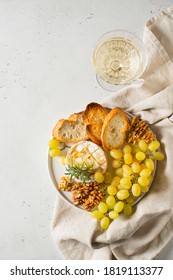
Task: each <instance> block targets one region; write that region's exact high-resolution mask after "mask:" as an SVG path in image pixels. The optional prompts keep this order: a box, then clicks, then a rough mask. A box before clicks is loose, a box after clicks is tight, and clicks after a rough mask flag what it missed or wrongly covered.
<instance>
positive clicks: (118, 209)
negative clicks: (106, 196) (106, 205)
mask: <svg viewBox="0 0 173 280" xmlns="http://www.w3.org/2000/svg"><path fill="white" fill-rule="evenodd" d="M123 208H124V202H123V201H118V202H117V203H115V206H114V211H115V212H117V213H120V212H121V211H122V210H123Z"/></svg>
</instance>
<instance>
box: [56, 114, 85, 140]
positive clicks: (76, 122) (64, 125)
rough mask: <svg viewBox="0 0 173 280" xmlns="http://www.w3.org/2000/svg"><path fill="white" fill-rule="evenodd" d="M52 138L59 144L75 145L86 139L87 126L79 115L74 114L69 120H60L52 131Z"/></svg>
mask: <svg viewBox="0 0 173 280" xmlns="http://www.w3.org/2000/svg"><path fill="white" fill-rule="evenodd" d="M52 135H53V138H55V139H57V140H59V141H61V142H72V143H76V142H79V141H83V140H87V139H88V132H87V126H86V124H85V122H84V121H83V117H82V114H81V113H75V114H73V115H71V116H70V117H69V119H61V120H59V121H58V122H57V124H56V125H55V127H54V128H53V131H52Z"/></svg>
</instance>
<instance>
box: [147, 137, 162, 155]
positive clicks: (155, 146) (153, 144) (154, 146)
mask: <svg viewBox="0 0 173 280" xmlns="http://www.w3.org/2000/svg"><path fill="white" fill-rule="evenodd" d="M159 147H160V143H159V141H157V140H156V141H152V142H151V143H150V144H149V145H148V149H149V150H150V151H151V152H154V151H156V150H157V149H158V148H159Z"/></svg>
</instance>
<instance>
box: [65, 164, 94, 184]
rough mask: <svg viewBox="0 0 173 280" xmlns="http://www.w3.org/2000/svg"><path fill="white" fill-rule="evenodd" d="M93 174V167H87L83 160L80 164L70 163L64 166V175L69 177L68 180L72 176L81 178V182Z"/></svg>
mask: <svg viewBox="0 0 173 280" xmlns="http://www.w3.org/2000/svg"><path fill="white" fill-rule="evenodd" d="M93 174H94V170H93V168H89V167H88V166H87V165H86V163H85V162H83V163H82V165H81V166H77V165H71V166H68V167H66V172H65V175H67V176H69V177H70V181H72V179H73V178H76V179H79V180H81V181H82V182H83V183H85V182H86V181H88V180H89V179H90V178H91V176H92V175H93Z"/></svg>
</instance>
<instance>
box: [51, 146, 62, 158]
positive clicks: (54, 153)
mask: <svg viewBox="0 0 173 280" xmlns="http://www.w3.org/2000/svg"><path fill="white" fill-rule="evenodd" d="M60 153H61V150H60V149H59V148H51V149H50V150H49V155H50V157H57V156H59V155H60Z"/></svg>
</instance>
